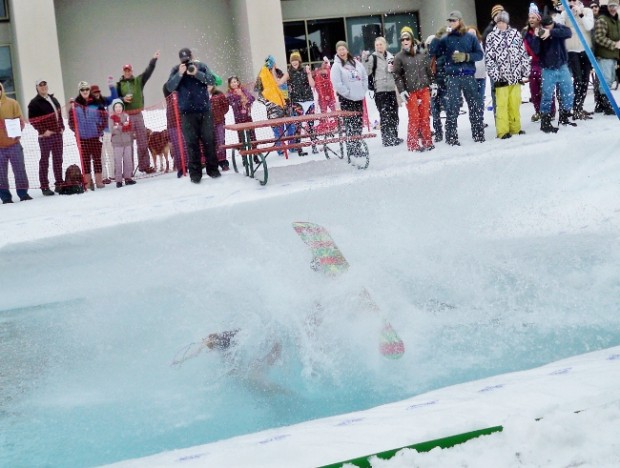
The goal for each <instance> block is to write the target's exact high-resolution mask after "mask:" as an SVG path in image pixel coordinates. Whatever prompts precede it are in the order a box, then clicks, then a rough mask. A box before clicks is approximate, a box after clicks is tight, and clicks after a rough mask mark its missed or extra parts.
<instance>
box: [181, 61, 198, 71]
mask: <svg viewBox="0 0 620 468" xmlns="http://www.w3.org/2000/svg"><path fill="white" fill-rule="evenodd" d="M182 63H183V65H185V66H186V67H187V72H188V73H194V72H195V71H196V65H194V62H192V60H191V59H187V60H184V61H183V62H182Z"/></svg>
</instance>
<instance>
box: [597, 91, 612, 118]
mask: <svg viewBox="0 0 620 468" xmlns="http://www.w3.org/2000/svg"><path fill="white" fill-rule="evenodd" d="M600 103H601V112H602V113H603V114H605V115H614V114H615V112H614V109H613V107H611V102H609V99H607V96H605V95H604V94H601V99H600Z"/></svg>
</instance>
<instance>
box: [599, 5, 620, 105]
mask: <svg viewBox="0 0 620 468" xmlns="http://www.w3.org/2000/svg"><path fill="white" fill-rule="evenodd" d="M594 55H595V56H596V61H597V62H598V65H599V68H600V69H601V71H602V72H603V77H604V78H605V82H606V83H607V86H608V87H611V84H612V83H613V82H614V80H615V78H616V67H617V65H618V61H619V60H620V17H619V15H618V0H609V1H608V2H607V8H605V7H602V8H601V9H600V15H599V17H598V19H597V20H596V23H595V25H594ZM597 104H598V107H599V108H600V110H602V112H603V113H604V114H605V115H613V114H615V111H614V109H613V108H612V106H611V103H610V102H609V99H608V98H607V95H606V94H605V89H604V88H603V86H602V83H600V84H599V99H598V103H597Z"/></svg>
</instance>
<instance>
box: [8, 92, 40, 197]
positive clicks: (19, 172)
mask: <svg viewBox="0 0 620 468" xmlns="http://www.w3.org/2000/svg"><path fill="white" fill-rule="evenodd" d="M25 126H26V123H25V122H24V117H23V115H22V110H21V108H20V107H19V103H18V102H17V101H16V100H15V99H11V98H9V97H7V96H6V95H5V94H4V86H2V83H0V199H2V203H3V204H7V203H13V197H12V196H11V191H10V190H9V163H11V169H12V170H13V175H14V176H15V187H16V188H17V196H18V197H19V199H20V200H21V201H26V200H32V197H31V196H30V195H28V188H29V184H28V175H27V174H26V165H25V164H24V150H23V148H22V145H21V143H20V139H21V131H22V130H23V129H24V127H25Z"/></svg>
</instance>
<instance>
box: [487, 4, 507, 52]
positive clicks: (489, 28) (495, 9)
mask: <svg viewBox="0 0 620 468" xmlns="http://www.w3.org/2000/svg"><path fill="white" fill-rule="evenodd" d="M501 11H504V7H503V6H502V5H493V8H491V22H490V23H489V24H488V25H487V27H486V28H484V31H482V42H483V43H484V42H486V40H487V36H488V35H489V33H490V32H491V31H493V28H494V27H495V17H496V16H497V14H498V13H499V12H501Z"/></svg>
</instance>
